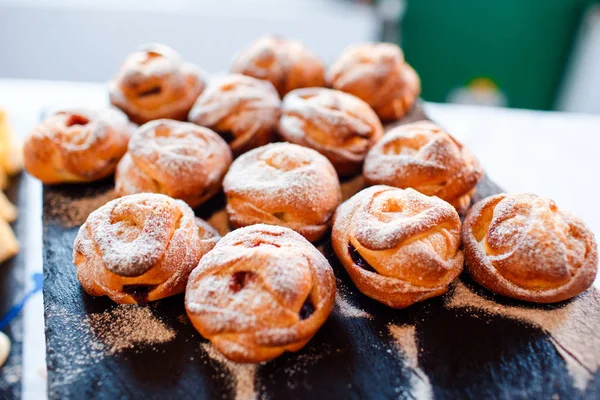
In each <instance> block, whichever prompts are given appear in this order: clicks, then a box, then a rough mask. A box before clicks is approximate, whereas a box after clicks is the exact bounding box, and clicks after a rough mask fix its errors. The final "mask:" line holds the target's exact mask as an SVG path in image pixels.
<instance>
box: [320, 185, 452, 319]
mask: <svg viewBox="0 0 600 400" xmlns="http://www.w3.org/2000/svg"><path fill="white" fill-rule="evenodd" d="M331 243H332V246H333V249H334V251H335V254H336V255H337V256H338V258H339V259H340V261H341V263H342V265H343V266H344V268H346V271H348V274H349V275H350V278H352V281H353V282H354V284H355V285H356V286H357V287H358V290H360V291H361V292H363V293H364V294H366V295H367V296H369V297H371V298H373V299H375V300H377V301H379V302H381V303H383V304H386V305H388V306H390V307H395V308H404V307H408V306H410V305H411V304H414V303H416V302H418V301H423V300H426V299H428V298H430V297H434V296H439V295H442V294H444V293H446V291H447V290H448V286H449V285H450V284H451V283H452V281H454V280H455V279H456V278H457V277H458V275H459V274H460V272H461V271H462V268H463V254H462V252H461V251H460V250H459V245H460V219H459V217H458V213H457V212H456V210H455V209H454V208H452V206H451V205H450V204H448V203H446V202H445V201H443V200H441V199H439V198H437V197H429V196H426V195H424V194H421V193H419V192H417V191H415V190H413V189H398V188H393V187H390V186H384V185H378V186H372V187H370V188H367V189H364V190H362V191H360V192H358V193H357V194H356V195H354V196H353V197H351V198H350V199H349V200H347V201H346V202H344V203H343V204H342V205H341V206H340V207H339V208H338V209H337V211H336V213H335V217H334V223H333V231H332V234H331Z"/></svg>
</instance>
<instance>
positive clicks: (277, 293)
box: [185, 224, 336, 362]
mask: <svg viewBox="0 0 600 400" xmlns="http://www.w3.org/2000/svg"><path fill="white" fill-rule="evenodd" d="M335 291H336V287H335V277H334V275H333V271H332V269H331V266H330V265H329V263H328V262H327V259H325V257H324V256H323V255H322V254H321V253H320V252H319V251H318V250H317V249H316V248H314V247H313V246H312V245H311V244H310V243H309V242H308V241H306V239H304V238H303V237H302V236H300V235H299V234H298V233H296V232H294V231H292V230H291V229H288V228H284V227H280V226H273V225H262V224H258V225H252V226H248V227H245V228H241V229H238V230H235V231H233V232H231V233H229V234H227V235H226V236H224V237H223V239H221V240H220V241H219V243H217V245H216V246H215V248H214V249H213V250H212V251H210V252H209V253H208V254H207V255H206V256H204V257H203V258H202V260H201V261H200V264H199V265H198V267H197V268H196V269H194V271H193V272H192V274H191V275H190V279H189V281H188V285H187V289H186V292H185V308H186V311H187V314H188V316H189V318H190V320H191V321H192V324H193V325H194V327H195V328H196V329H197V330H198V332H200V334H201V335H202V336H204V337H205V338H207V339H208V340H210V341H211V342H212V344H213V345H214V346H215V347H216V348H217V349H218V350H219V351H220V352H222V353H223V355H225V357H227V358H229V359H230V360H233V361H236V362H261V361H267V360H270V359H273V358H275V357H277V356H279V355H281V354H282V353H283V352H284V351H298V350H300V349H301V348H302V347H304V345H306V343H307V342H308V341H309V340H310V338H311V337H312V336H313V335H314V334H315V333H316V332H317V330H318V329H319V328H320V327H321V325H323V323H324V322H325V320H326V319H327V317H328V316H329V314H330V313H331V310H332V308H333V303H334V300H335Z"/></svg>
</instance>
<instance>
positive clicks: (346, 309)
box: [335, 279, 373, 319]
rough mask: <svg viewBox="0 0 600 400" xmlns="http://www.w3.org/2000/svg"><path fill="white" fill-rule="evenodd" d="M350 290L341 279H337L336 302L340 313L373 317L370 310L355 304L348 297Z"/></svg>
mask: <svg viewBox="0 0 600 400" xmlns="http://www.w3.org/2000/svg"><path fill="white" fill-rule="evenodd" d="M349 291H350V290H349V289H348V288H347V286H346V285H344V284H343V283H342V282H341V281H340V280H339V279H338V280H337V292H336V295H335V304H336V306H337V309H338V311H339V313H340V314H342V315H343V316H344V317H347V318H367V319H373V316H372V315H371V314H369V313H368V312H366V311H364V310H361V309H360V308H358V307H356V306H354V305H353V304H352V303H351V302H350V301H349V300H348V298H349V297H350V293H348V292H349Z"/></svg>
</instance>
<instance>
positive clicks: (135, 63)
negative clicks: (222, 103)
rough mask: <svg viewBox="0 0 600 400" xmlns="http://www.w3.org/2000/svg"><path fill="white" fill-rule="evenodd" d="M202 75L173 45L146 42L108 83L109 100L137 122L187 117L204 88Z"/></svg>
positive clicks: (183, 118) (181, 119) (183, 119)
mask: <svg viewBox="0 0 600 400" xmlns="http://www.w3.org/2000/svg"><path fill="white" fill-rule="evenodd" d="M203 75H204V74H203V72H202V71H201V70H200V68H198V67H196V66H195V65H193V64H191V63H188V62H184V61H183V60H182V59H181V56H180V55H179V53H177V52H176V51H175V50H173V49H171V48H170V47H168V46H165V45H160V44H148V45H144V46H141V47H140V48H139V49H138V50H137V51H135V52H134V53H132V54H131V55H129V56H128V57H127V59H126V60H125V63H124V64H123V66H122V67H121V70H120V71H119V73H118V74H117V76H116V77H115V79H114V80H113V81H111V82H110V83H109V86H108V89H109V95H110V102H111V103H112V104H113V105H115V106H116V107H119V108H120V109H121V110H123V111H124V112H125V113H126V114H127V115H128V116H129V118H130V119H131V120H132V121H133V122H135V123H137V124H143V123H146V122H148V121H151V120H155V119H160V118H169V119H176V120H180V121H185V119H186V118H187V115H188V113H189V111H190V109H191V108H192V105H193V104H194V102H195V101H196V99H197V98H198V96H199V95H200V93H202V91H203V90H204V87H205V78H204V76H203Z"/></svg>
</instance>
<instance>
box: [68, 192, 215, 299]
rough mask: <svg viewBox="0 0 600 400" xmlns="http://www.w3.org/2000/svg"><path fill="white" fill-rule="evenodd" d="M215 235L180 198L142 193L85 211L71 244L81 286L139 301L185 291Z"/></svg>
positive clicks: (115, 297)
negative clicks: (190, 276)
mask: <svg viewBox="0 0 600 400" xmlns="http://www.w3.org/2000/svg"><path fill="white" fill-rule="evenodd" d="M218 238H219V236H218V234H217V233H216V231H215V230H214V229H212V228H211V227H210V226H209V225H208V224H207V223H206V222H204V221H202V220H199V219H196V218H195V217H194V212H193V211H192V209H191V208H190V207H189V206H188V205H187V204H185V203H184V202H183V201H181V200H174V199H172V198H170V197H167V196H164V195H162V194H153V193H142V194H136V195H131V196H125V197H121V198H119V199H116V200H112V201H110V202H108V203H107V204H106V205H104V206H102V207H100V208H99V209H97V210H96V211H94V212H93V213H91V214H90V215H89V217H88V219H87V221H86V222H85V224H83V225H82V226H81V228H80V229H79V233H78V235H77V238H76V239H75V243H74V245H73V262H74V263H75V265H76V267H77V277H78V278H79V281H80V282H81V286H83V289H84V290H85V291H86V292H87V293H89V294H90V295H92V296H108V297H110V298H111V299H112V300H114V301H115V302H117V303H145V302H148V301H154V300H158V299H162V298H164V297H168V296H173V295H175V294H178V293H181V292H183V291H184V290H185V285H186V283H187V279H188V276H189V274H190V272H192V270H193V269H194V268H195V267H196V266H197V265H198V262H199V261H200V258H201V257H202V256H203V255H204V254H206V253H207V252H208V251H209V250H211V249H212V248H213V247H214V246H215V243H216V242H217V240H218Z"/></svg>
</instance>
